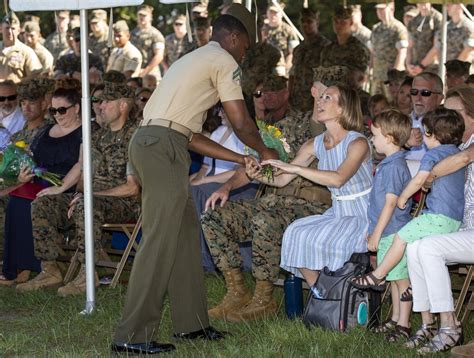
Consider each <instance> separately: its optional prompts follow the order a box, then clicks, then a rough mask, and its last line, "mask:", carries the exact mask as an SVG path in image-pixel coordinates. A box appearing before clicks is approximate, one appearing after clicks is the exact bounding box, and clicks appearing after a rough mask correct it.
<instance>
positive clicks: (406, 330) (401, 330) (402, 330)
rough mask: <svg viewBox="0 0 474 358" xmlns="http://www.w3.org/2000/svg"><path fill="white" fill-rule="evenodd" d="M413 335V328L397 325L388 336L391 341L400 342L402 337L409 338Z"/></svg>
mask: <svg viewBox="0 0 474 358" xmlns="http://www.w3.org/2000/svg"><path fill="white" fill-rule="evenodd" d="M410 335H411V328H410V327H403V326H400V325H398V324H397V325H396V326H395V329H394V330H393V331H392V332H390V333H388V334H387V336H386V338H387V341H389V342H398V341H400V340H401V339H409V338H410Z"/></svg>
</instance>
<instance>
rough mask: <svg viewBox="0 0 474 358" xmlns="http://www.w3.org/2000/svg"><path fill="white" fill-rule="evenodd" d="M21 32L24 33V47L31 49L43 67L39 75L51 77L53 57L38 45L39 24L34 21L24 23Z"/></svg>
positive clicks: (39, 36)
mask: <svg viewBox="0 0 474 358" xmlns="http://www.w3.org/2000/svg"><path fill="white" fill-rule="evenodd" d="M23 31H24V32H25V42H26V45H28V46H29V47H31V48H32V49H33V51H34V52H35V54H36V56H38V59H39V60H40V62H41V66H42V67H43V69H42V71H41V74H45V75H46V76H49V75H52V74H53V63H54V57H53V55H52V54H51V52H49V51H48V49H47V48H46V47H44V46H43V45H42V44H41V43H40V39H41V29H40V26H39V24H38V23H37V22H36V21H28V22H25V24H24V25H23Z"/></svg>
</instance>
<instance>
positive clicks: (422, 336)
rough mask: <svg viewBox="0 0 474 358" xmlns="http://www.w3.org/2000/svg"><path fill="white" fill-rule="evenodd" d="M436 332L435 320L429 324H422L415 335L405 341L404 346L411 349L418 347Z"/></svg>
mask: <svg viewBox="0 0 474 358" xmlns="http://www.w3.org/2000/svg"><path fill="white" fill-rule="evenodd" d="M436 333H438V325H437V324H436V321H434V322H433V323H429V324H422V325H421V326H420V328H418V330H417V331H416V333H415V335H413V336H411V337H410V339H409V340H408V342H406V343H405V347H406V348H411V349H414V348H418V347H420V346H421V345H423V344H425V343H426V342H428V341H429V340H430V339H432V338H433V337H434V336H435V335H436Z"/></svg>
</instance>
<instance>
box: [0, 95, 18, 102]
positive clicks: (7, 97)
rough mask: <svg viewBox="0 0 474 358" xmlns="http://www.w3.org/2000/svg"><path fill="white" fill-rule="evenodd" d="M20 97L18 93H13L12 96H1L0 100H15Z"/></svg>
mask: <svg viewBox="0 0 474 358" xmlns="http://www.w3.org/2000/svg"><path fill="white" fill-rule="evenodd" d="M17 97H18V95H17V94H12V95H11V96H0V102H5V101H6V100H9V101H14V100H16V99H17Z"/></svg>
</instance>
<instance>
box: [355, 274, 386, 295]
mask: <svg viewBox="0 0 474 358" xmlns="http://www.w3.org/2000/svg"><path fill="white" fill-rule="evenodd" d="M351 284H352V286H354V287H356V288H358V289H360V290H367V289H371V290H374V291H379V292H382V291H384V290H385V277H382V278H378V277H376V276H375V275H374V273H373V272H369V273H367V274H365V275H362V276H359V277H356V278H354V279H353V280H352V281H351Z"/></svg>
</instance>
